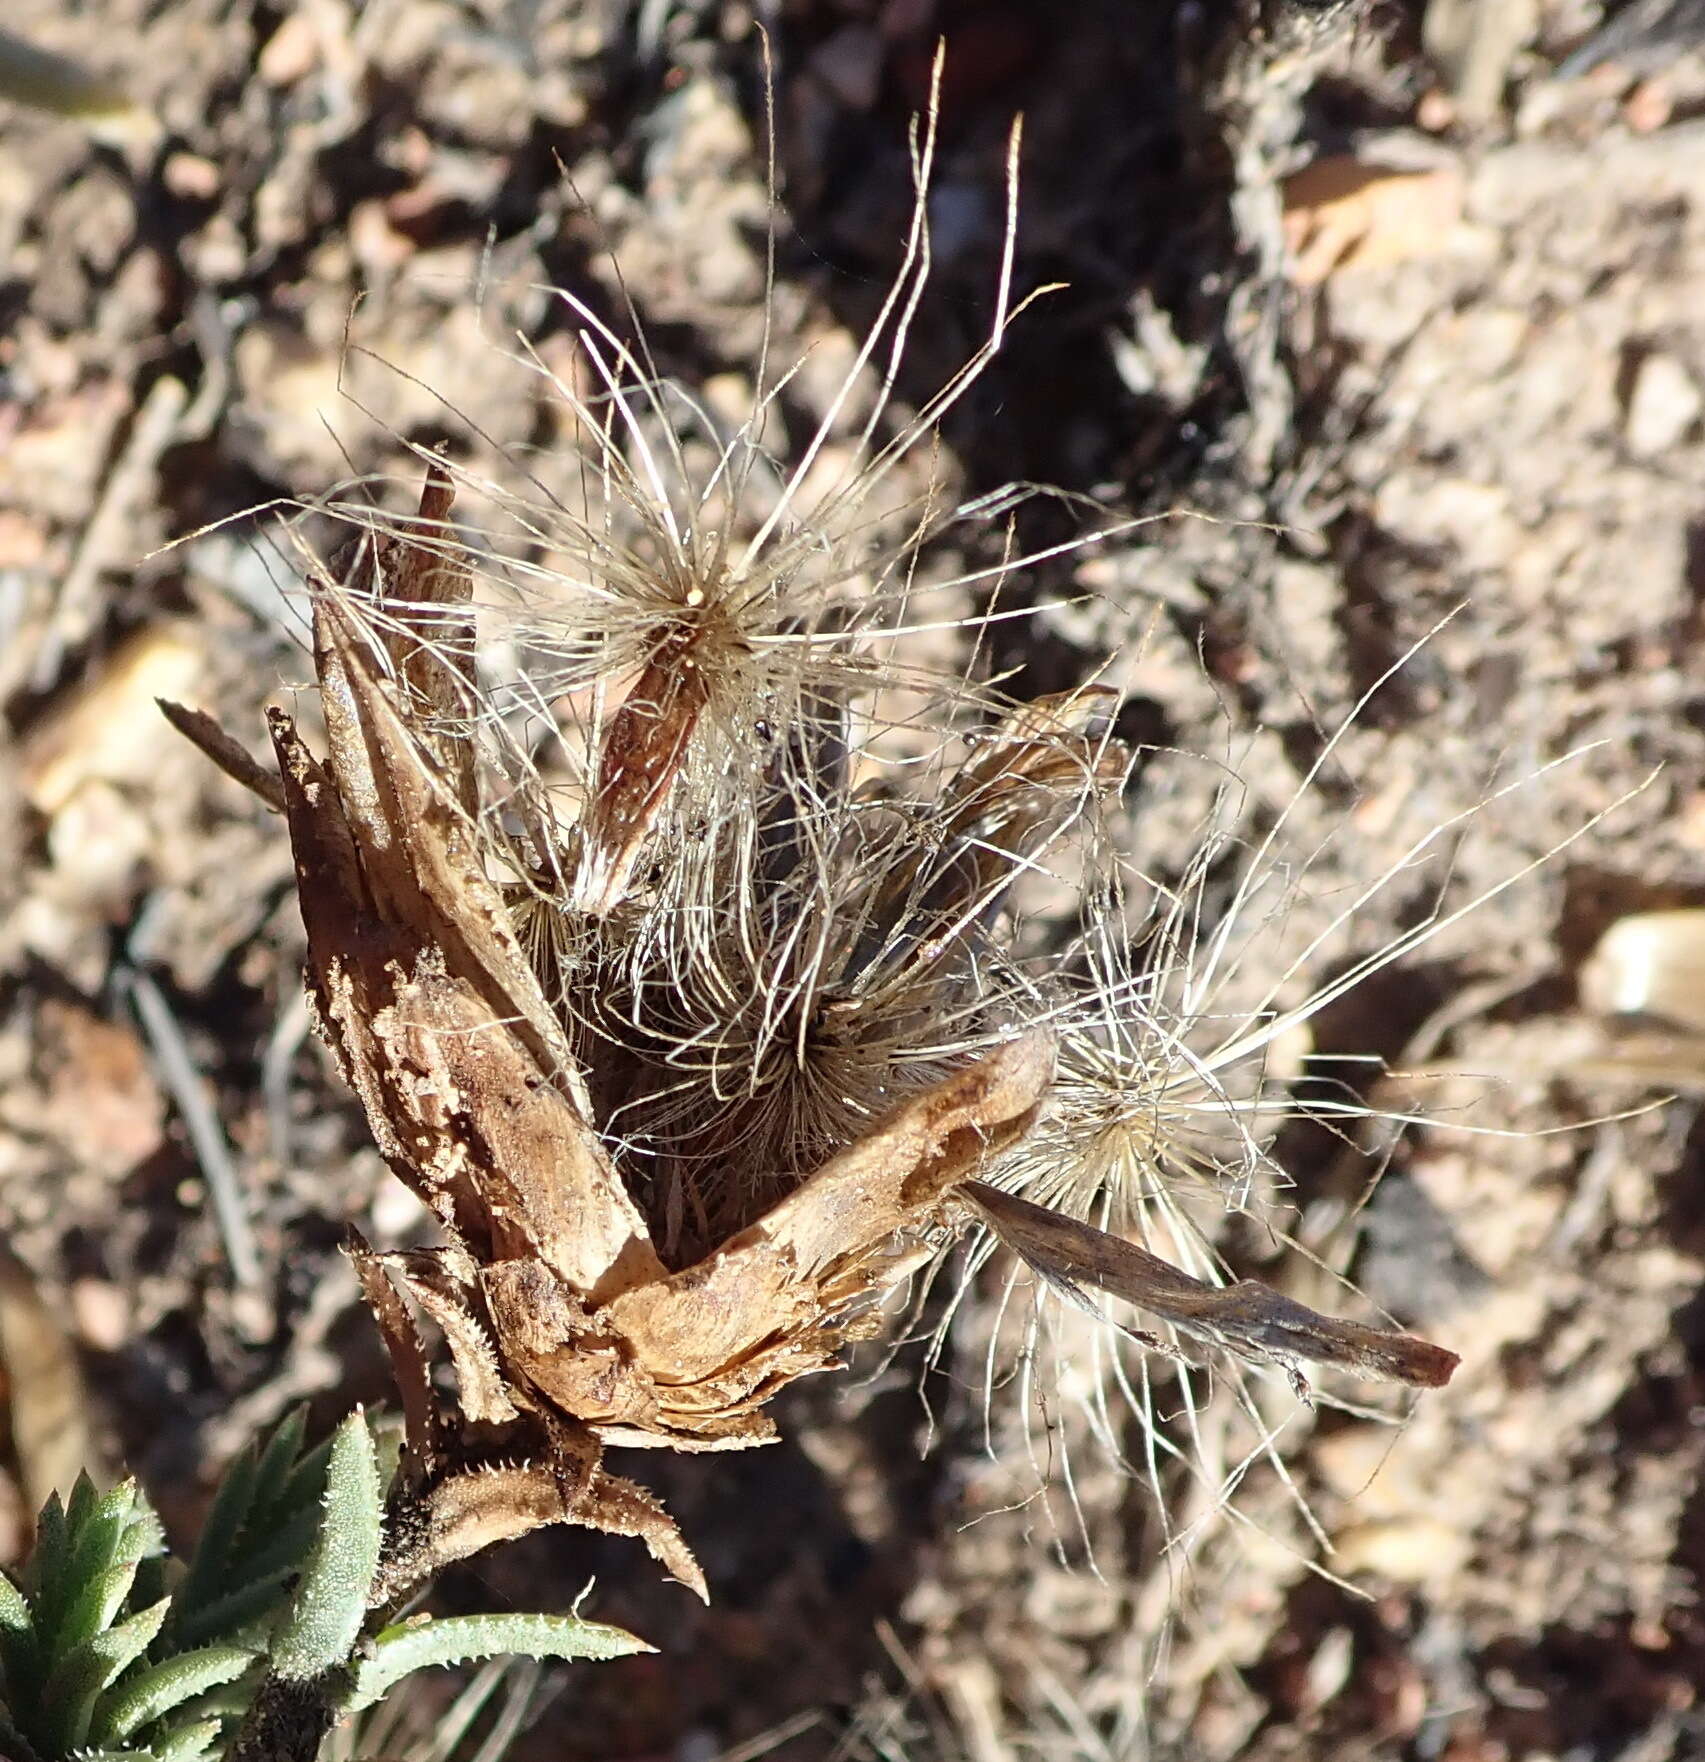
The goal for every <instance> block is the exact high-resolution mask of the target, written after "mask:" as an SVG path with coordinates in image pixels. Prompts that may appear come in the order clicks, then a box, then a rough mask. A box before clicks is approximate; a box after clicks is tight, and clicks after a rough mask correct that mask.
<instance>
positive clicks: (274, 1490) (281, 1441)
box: [254, 1407, 308, 1517]
mask: <svg viewBox="0 0 1705 1762" xmlns="http://www.w3.org/2000/svg"><path fill="white" fill-rule="evenodd" d="M307 1429H308V1410H307V1408H306V1407H295V1408H292V1409H291V1410H290V1412H289V1413H287V1414H286V1415H285V1416H284V1418H283V1419H281V1420H280V1421H279V1422H278V1427H277V1430H275V1431H274V1432H273V1434H272V1436H271V1437H270V1438H269V1439H268V1440H267V1445H266V1448H265V1450H263V1451H262V1452H261V1457H260V1461H259V1463H258V1464H257V1465H256V1468H255V1482H254V1510H255V1514H256V1516H257V1517H270V1516H272V1515H273V1513H274V1509H275V1507H277V1506H278V1505H279V1504H280V1503H281V1502H282V1500H283V1496H284V1494H285V1491H286V1489H287V1487H288V1486H289V1483H290V1476H291V1473H292V1471H293V1470H294V1469H295V1468H296V1466H297V1463H296V1459H297V1458H298V1457H299V1456H300V1455H301V1454H302V1439H303V1437H304V1435H305V1434H306V1432H307Z"/></svg>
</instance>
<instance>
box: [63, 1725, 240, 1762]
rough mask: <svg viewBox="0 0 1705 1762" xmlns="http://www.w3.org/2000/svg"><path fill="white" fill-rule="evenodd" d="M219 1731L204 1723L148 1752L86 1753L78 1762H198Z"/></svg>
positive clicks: (109, 1751)
mask: <svg viewBox="0 0 1705 1762" xmlns="http://www.w3.org/2000/svg"><path fill="white" fill-rule="evenodd" d="M220 1730H221V1725H220V1722H219V1721H218V1720H217V1719H204V1720H202V1721H200V1723H199V1724H196V1725H186V1726H185V1727H184V1729H183V1730H182V1731H178V1732H173V1734H172V1735H171V1736H170V1737H169V1738H166V1739H164V1740H162V1741H161V1742H160V1743H158V1744H152V1745H150V1746H149V1747H148V1748H147V1749H146V1750H85V1751H84V1752H83V1754H82V1755H81V1756H79V1757H78V1758H77V1762H199V1758H201V1757H203V1756H205V1755H206V1754H207V1753H208V1751H209V1750H211V1749H212V1748H213V1746H214V1744H215V1743H216V1742H217V1741H218V1738H219V1733H220Z"/></svg>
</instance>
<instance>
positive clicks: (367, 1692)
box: [342, 1615, 656, 1713]
mask: <svg viewBox="0 0 1705 1762" xmlns="http://www.w3.org/2000/svg"><path fill="white" fill-rule="evenodd" d="M655 1650H656V1648H655V1647H654V1646H648V1645H647V1644H646V1643H645V1641H644V1640H642V1639H639V1638H638V1637H637V1636H636V1635H634V1634H630V1633H629V1632H628V1631H627V1630H626V1629H625V1628H620V1627H610V1626H609V1625H607V1624H606V1623H604V1622H601V1621H582V1620H580V1618H579V1617H578V1616H574V1615H449V1616H444V1617H443V1618H441V1619H439V1620H436V1621H420V1622H401V1623H398V1625H397V1626H395V1627H389V1628H386V1630H385V1631H384V1632H383V1633H382V1634H380V1635H379V1636H378V1638H377V1639H376V1640H375V1641H374V1642H373V1647H372V1651H371V1653H370V1654H369V1656H367V1657H365V1658H363V1659H362V1660H361V1661H360V1663H358V1664H357V1665H356V1667H355V1676H354V1680H353V1682H352V1683H351V1685H350V1689H349V1693H348V1695H347V1696H346V1697H345V1699H344V1702H343V1708H342V1710H343V1711H344V1712H346V1713H354V1712H359V1711H360V1709H362V1708H363V1707H371V1706H372V1705H373V1704H374V1703H375V1702H376V1701H378V1700H380V1699H381V1698H382V1697H383V1696H384V1695H385V1694H386V1693H387V1692H388V1691H389V1690H390V1689H391V1688H392V1687H393V1685H395V1684H396V1683H398V1682H400V1681H401V1680H402V1678H403V1677H405V1676H409V1675H411V1674H412V1673H413V1672H414V1671H417V1670H429V1669H433V1668H435V1667H444V1666H448V1665H452V1664H466V1663H469V1662H470V1661H472V1660H474V1659H479V1658H494V1657H497V1656H498V1655H499V1654H500V1653H518V1654H520V1655H521V1656H523V1657H527V1658H599V1659H603V1658H625V1657H629V1656H631V1655H632V1654H633V1653H635V1652H651V1651H655Z"/></svg>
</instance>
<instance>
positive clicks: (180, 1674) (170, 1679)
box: [91, 1646, 259, 1744]
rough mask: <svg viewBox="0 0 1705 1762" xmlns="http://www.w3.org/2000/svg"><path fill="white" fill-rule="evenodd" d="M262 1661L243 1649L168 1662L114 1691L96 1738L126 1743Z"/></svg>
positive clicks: (98, 1719) (207, 1651) (99, 1716)
mask: <svg viewBox="0 0 1705 1762" xmlns="http://www.w3.org/2000/svg"><path fill="white" fill-rule="evenodd" d="M258 1656H259V1653H258V1652H255V1651H253V1650H251V1649H249V1648H247V1647H244V1646H203V1647H201V1648H200V1649H199V1650H198V1651H194V1652H182V1653H180V1654H179V1655H178V1656H177V1657H175V1658H168V1659H166V1660H165V1661H164V1662H163V1663H160V1664H156V1665H154V1666H152V1668H150V1669H148V1670H145V1671H143V1672H141V1674H140V1675H138V1676H136V1677H135V1678H134V1679H133V1680H132V1681H130V1682H127V1683H124V1684H122V1685H121V1686H120V1687H119V1688H117V1689H115V1690H114V1691H113V1693H112V1694H110V1695H109V1696H108V1697H107V1699H106V1701H105V1702H104V1703H103V1704H102V1706H101V1707H100V1708H99V1709H98V1710H97V1712H96V1714H95V1718H94V1722H93V1725H92V1728H91V1729H92V1733H93V1735H94V1737H95V1738H96V1739H97V1740H98V1741H99V1742H101V1743H107V1744H116V1743H122V1742H123V1741H124V1740H125V1739H126V1738H127V1737H129V1736H131V1734H132V1733H134V1732H137V1731H140V1730H142V1729H143V1727H144V1726H149V1725H152V1724H153V1723H154V1721H155V1720H157V1719H164V1718H165V1716H166V1715H167V1714H168V1713H172V1712H175V1711H176V1710H177V1709H178V1708H179V1707H181V1706H182V1705H183V1704H184V1702H186V1701H189V1700H193V1699H194V1698H195V1697H196V1696H197V1695H201V1694H205V1693H206V1692H207V1691H208V1690H209V1689H212V1688H217V1687H218V1686H219V1685H220V1684H221V1683H228V1682H233V1681H235V1680H236V1678H237V1677H239V1676H241V1675H242V1674H243V1672H244V1671H245V1670H247V1669H248V1667H249V1666H250V1665H251V1664H252V1663H254V1661H255V1659H256V1658H257V1657H258Z"/></svg>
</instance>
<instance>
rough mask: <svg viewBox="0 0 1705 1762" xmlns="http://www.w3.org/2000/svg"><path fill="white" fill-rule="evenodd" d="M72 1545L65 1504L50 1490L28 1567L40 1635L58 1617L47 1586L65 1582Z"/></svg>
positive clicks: (26, 1582)
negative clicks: (67, 1558) (68, 1555)
mask: <svg viewBox="0 0 1705 1762" xmlns="http://www.w3.org/2000/svg"><path fill="white" fill-rule="evenodd" d="M69 1548H70V1539H69V1537H68V1536H67V1535H66V1533H65V1507H64V1506H63V1505H61V1504H60V1502H59V1495H58V1494H57V1493H49V1494H48V1496H47V1503H46V1504H45V1505H43V1506H42V1508H41V1513H40V1515H39V1516H38V1517H37V1518H36V1540H35V1546H34V1547H33V1548H32V1549H31V1550H30V1558H29V1563H28V1565H27V1566H26V1567H25V1569H24V1574H25V1576H24V1593H25V1595H26V1596H28V1597H29V1599H30V1603H31V1606H32V1607H33V1609H34V1611H35V1629H36V1633H37V1634H38V1635H43V1634H45V1633H46V1631H47V1626H48V1622H49V1621H50V1620H56V1619H57V1614H56V1612H55V1611H54V1609H53V1605H52V1598H51V1597H50V1596H48V1595H47V1594H46V1591H45V1587H47V1586H48V1585H54V1584H62V1583H63V1582H64V1579H65V1562H66V1555H67V1553H68V1551H69Z"/></svg>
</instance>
